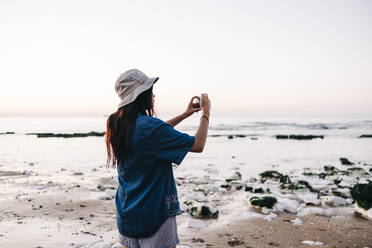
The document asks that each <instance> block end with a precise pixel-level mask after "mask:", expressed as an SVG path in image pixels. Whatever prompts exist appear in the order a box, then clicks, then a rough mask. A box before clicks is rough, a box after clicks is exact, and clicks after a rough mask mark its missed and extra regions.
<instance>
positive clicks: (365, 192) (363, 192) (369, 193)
mask: <svg viewBox="0 0 372 248" xmlns="http://www.w3.org/2000/svg"><path fill="white" fill-rule="evenodd" d="M350 193H351V197H352V198H353V200H354V201H355V202H356V203H357V204H358V206H359V207H361V208H363V209H364V210H368V209H370V208H372V182H369V183H368V184H366V183H364V184H356V185H354V187H353V188H352V189H351V192H350Z"/></svg>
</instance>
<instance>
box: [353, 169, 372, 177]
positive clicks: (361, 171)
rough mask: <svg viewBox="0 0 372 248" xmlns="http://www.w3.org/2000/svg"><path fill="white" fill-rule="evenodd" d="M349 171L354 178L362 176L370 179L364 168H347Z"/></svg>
mask: <svg viewBox="0 0 372 248" xmlns="http://www.w3.org/2000/svg"><path fill="white" fill-rule="evenodd" d="M347 171H348V172H349V174H352V175H353V176H362V177H369V176H370V175H369V173H368V172H366V171H365V170H364V169H363V168H360V167H352V168H347Z"/></svg>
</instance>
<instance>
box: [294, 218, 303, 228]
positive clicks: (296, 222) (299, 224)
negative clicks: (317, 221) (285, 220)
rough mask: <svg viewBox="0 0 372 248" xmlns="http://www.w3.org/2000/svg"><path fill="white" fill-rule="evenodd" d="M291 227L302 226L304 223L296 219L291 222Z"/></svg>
mask: <svg viewBox="0 0 372 248" xmlns="http://www.w3.org/2000/svg"><path fill="white" fill-rule="evenodd" d="M292 223H293V225H295V226H302V225H303V224H304V222H303V221H302V220H301V219H300V218H298V217H297V218H296V219H294V220H293V221H292Z"/></svg>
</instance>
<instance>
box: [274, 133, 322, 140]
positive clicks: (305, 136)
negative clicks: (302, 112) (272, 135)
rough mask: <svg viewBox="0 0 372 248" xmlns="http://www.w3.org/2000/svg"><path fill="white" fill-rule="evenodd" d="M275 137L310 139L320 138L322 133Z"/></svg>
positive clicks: (277, 136) (279, 137)
mask: <svg viewBox="0 0 372 248" xmlns="http://www.w3.org/2000/svg"><path fill="white" fill-rule="evenodd" d="M276 138H277V139H297V140H310V139H316V138H320V139H323V138H324V136H323V135H293V134H292V135H276Z"/></svg>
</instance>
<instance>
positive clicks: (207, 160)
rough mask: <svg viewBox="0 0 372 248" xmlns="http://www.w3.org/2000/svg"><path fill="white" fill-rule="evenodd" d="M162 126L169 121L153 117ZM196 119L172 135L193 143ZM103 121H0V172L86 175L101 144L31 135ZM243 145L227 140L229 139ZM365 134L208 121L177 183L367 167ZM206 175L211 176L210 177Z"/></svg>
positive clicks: (101, 158)
mask: <svg viewBox="0 0 372 248" xmlns="http://www.w3.org/2000/svg"><path fill="white" fill-rule="evenodd" d="M159 118H160V119H162V120H164V121H166V120H168V118H169V117H167V116H166V117H159ZM199 118H200V115H194V116H192V117H190V118H188V119H186V120H184V121H183V122H181V123H180V124H179V125H177V126H176V127H175V128H176V129H178V130H179V131H181V132H185V133H188V134H190V135H194V134H195V132H196V130H197V127H198V123H199ZM106 120H107V117H105V116H79V117H78V116H17V117H0V133H4V132H15V134H3V135H0V165H9V166H11V167H13V168H17V167H19V169H22V168H23V167H24V166H25V164H27V163H33V164H35V167H34V169H36V170H40V171H53V170H56V169H60V168H62V167H63V168H66V169H79V170H81V171H84V170H91V169H92V168H94V167H97V166H103V165H105V162H106V146H105V140H104V137H84V138H68V139H66V138H37V137H36V136H35V135H26V134H27V133H33V132H54V133H74V132H90V131H98V132H102V131H105V129H106ZM237 134H240V135H244V136H245V137H233V138H230V139H229V138H228V136H229V135H237ZM278 134H287V135H288V134H305V135H309V134H311V135H323V136H324V138H323V139H320V138H316V139H312V140H294V139H276V137H275V136H276V135H278ZM362 134H372V120H370V119H337V120H336V119H329V120H326V119H249V118H214V117H213V116H211V118H210V126H209V131H208V135H210V136H209V137H208V139H207V143H206V145H205V149H204V151H203V152H202V153H189V154H188V155H187V156H186V158H185V159H184V161H183V162H182V164H181V166H179V167H176V168H175V175H176V176H188V175H189V176H190V175H197V176H203V175H207V172H206V171H208V169H207V168H210V167H213V169H214V170H213V171H214V173H212V176H213V177H215V178H216V179H223V178H224V177H226V176H228V175H230V174H231V173H232V171H236V170H238V171H239V172H240V173H241V174H242V175H243V178H247V177H251V176H253V177H254V176H257V175H258V173H260V172H261V171H263V170H266V169H272V168H275V170H278V171H280V172H283V173H289V172H291V173H294V174H296V173H301V172H302V170H303V168H305V167H309V168H319V167H322V166H323V165H334V166H338V165H339V164H340V161H339V158H340V157H346V158H348V159H349V160H350V161H352V162H355V163H360V164H363V163H367V164H372V138H359V136H360V135H362ZM209 171H210V170H209Z"/></svg>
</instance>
